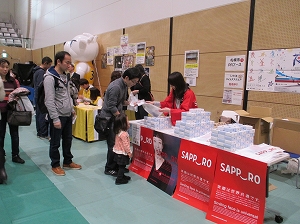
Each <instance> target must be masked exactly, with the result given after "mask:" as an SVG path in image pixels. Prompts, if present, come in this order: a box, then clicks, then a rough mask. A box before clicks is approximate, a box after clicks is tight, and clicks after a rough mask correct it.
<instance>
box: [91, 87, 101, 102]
mask: <svg viewBox="0 0 300 224" xmlns="http://www.w3.org/2000/svg"><path fill="white" fill-rule="evenodd" d="M98 96H101V94H100V90H99V89H97V88H96V87H92V88H90V98H91V100H96V99H97V97H98Z"/></svg>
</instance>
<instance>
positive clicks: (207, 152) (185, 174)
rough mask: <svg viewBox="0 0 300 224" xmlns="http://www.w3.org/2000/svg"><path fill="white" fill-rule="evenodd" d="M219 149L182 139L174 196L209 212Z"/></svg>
mask: <svg viewBox="0 0 300 224" xmlns="http://www.w3.org/2000/svg"><path fill="white" fill-rule="evenodd" d="M217 151H218V150H217V149H215V148H213V147H210V146H206V145H201V144H199V143H195V142H191V141H188V140H184V139H182V140H181V145H180V149H179V154H178V181H177V187H176V190H175V193H174V195H173V197H174V198H176V199H178V200H179V201H182V202H184V203H186V204H189V205H191V206H193V207H195V208H198V209H200V210H202V211H204V212H207V210H208V204H209V200H210V194H211V189H212V185H213V180H214V172H215V166H216V159H217Z"/></svg>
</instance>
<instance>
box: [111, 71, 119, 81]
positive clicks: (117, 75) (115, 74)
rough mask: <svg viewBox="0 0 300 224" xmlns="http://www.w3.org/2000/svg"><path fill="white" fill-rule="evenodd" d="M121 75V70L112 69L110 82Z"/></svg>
mask: <svg viewBox="0 0 300 224" xmlns="http://www.w3.org/2000/svg"><path fill="white" fill-rule="evenodd" d="M121 76H122V72H120V71H113V72H112V73H111V75H110V82H112V81H114V80H116V79H118V78H120V77H121Z"/></svg>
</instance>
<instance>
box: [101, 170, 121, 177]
mask: <svg viewBox="0 0 300 224" xmlns="http://www.w3.org/2000/svg"><path fill="white" fill-rule="evenodd" d="M104 174H106V175H111V176H113V177H116V176H118V172H117V171H115V170H105V171H104Z"/></svg>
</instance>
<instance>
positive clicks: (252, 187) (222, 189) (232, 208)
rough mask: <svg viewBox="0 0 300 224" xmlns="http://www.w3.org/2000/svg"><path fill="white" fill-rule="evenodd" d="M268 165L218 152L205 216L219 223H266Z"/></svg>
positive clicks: (221, 151)
mask: <svg viewBox="0 0 300 224" xmlns="http://www.w3.org/2000/svg"><path fill="white" fill-rule="evenodd" d="M266 176H267V164H266V163H263V162H259V161H257V160H253V159H249V158H246V157H243V156H239V155H236V154H233V153H230V152H226V151H223V150H219V151H218V157H217V164H216V172H215V179H214V184H213V188H212V193H211V198H210V202H209V210H208V212H207V216H206V218H207V219H209V220H211V221H213V222H216V223H247V224H256V223H263V219H264V210H265V201H266V198H265V197H266V187H267V186H266Z"/></svg>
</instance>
